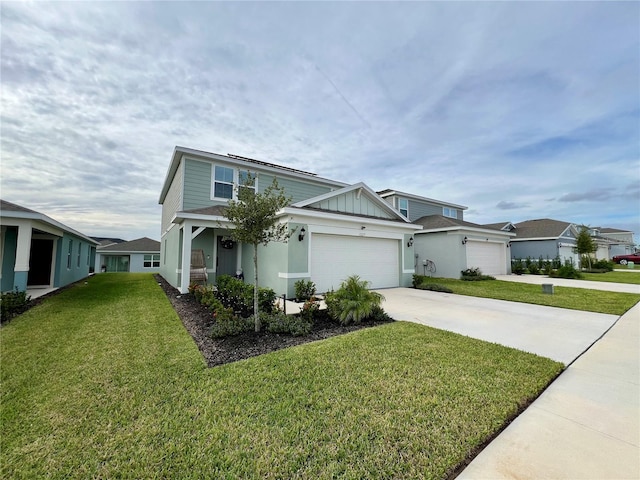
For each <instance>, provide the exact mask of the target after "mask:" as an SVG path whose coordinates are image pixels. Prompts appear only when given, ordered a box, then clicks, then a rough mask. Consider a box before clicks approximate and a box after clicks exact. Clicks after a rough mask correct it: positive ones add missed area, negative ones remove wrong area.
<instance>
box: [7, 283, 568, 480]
mask: <svg viewBox="0 0 640 480" xmlns="http://www.w3.org/2000/svg"><path fill="white" fill-rule="evenodd" d="M1 334H2V335H1V337H0V347H1V349H0V359H1V362H2V369H1V370H0V378H1V381H2V391H1V402H2V410H1V417H0V420H1V424H0V442H1V444H0V447H1V448H0V460H1V461H0V465H1V467H0V468H1V469H0V476H1V477H2V478H39V477H51V478H90V477H94V478H96V477H99V478H114V477H128V478H158V477H160V478H314V479H315V478H335V477H344V478H433V479H441V478H444V477H446V475H447V474H449V473H450V472H452V471H453V470H454V469H455V468H456V466H457V465H459V464H460V462H462V461H463V460H464V459H465V458H466V457H467V456H468V455H469V454H470V452H473V451H474V450H475V449H476V448H477V447H478V445H480V444H482V443H483V441H484V440H485V439H487V438H488V437H490V436H491V435H492V434H494V433H495V432H496V431H497V430H499V429H500V428H501V427H502V426H503V425H504V424H505V422H506V421H507V420H508V419H509V418H510V417H512V416H513V415H514V414H515V413H516V412H517V411H518V410H519V409H520V408H521V407H522V406H523V405H526V404H527V403H528V402H529V401H530V400H531V399H532V398H534V397H535V396H537V394H538V393H539V392H540V391H541V390H542V389H543V388H544V387H545V386H546V385H547V384H548V383H549V381H550V380H551V379H553V378H554V377H555V376H556V375H557V374H558V373H559V372H560V371H561V369H562V365H561V364H559V363H557V362H554V361H552V360H549V359H545V358H541V357H538V356H535V355H533V354H529V353H524V352H520V351H517V350H513V349H510V348H506V347H502V346H499V345H495V344H489V343H486V342H482V341H479V340H474V339H470V338H467V337H463V336H460V335H456V334H453V333H450V332H445V331H441V330H436V329H432V328H429V327H425V326H421V325H415V324H410V323H405V322H396V323H393V324H388V325H384V326H382V327H377V328H370V329H364V330H361V331H358V332H354V333H351V334H348V335H343V336H340V337H334V338H331V339H328V340H324V341H321V342H315V343H311V344H306V345H302V346H299V347H294V348H289V349H285V350H281V351H278V352H274V353H272V354H269V355H263V356H260V357H255V358H252V359H248V360H245V361H241V362H237V363H233V364H228V365H223V366H221V367H216V368H212V369H207V368H205V365H204V362H203V360H202V358H201V357H200V354H199V352H198V350H197V348H196V346H195V345H194V344H193V342H192V340H191V338H190V337H189V335H188V334H187V332H186V331H185V330H184V328H183V326H182V325H181V323H180V321H179V319H178V318H177V316H176V314H175V312H174V311H173V310H172V308H171V306H170V304H169V302H168V301H167V299H166V297H165V296H164V294H163V292H162V290H161V289H160V287H159V286H158V285H157V284H156V283H155V282H154V280H153V278H152V277H151V276H150V275H146V274H101V275H97V276H96V277H93V278H91V279H90V280H89V282H88V285H78V286H76V287H74V288H71V289H69V290H67V291H64V292H62V293H61V294H59V295H57V296H54V297H52V298H50V299H47V300H46V301H45V302H43V303H42V304H41V305H39V306H37V307H35V308H33V309H32V310H30V311H28V312H26V313H25V314H24V315H21V316H19V317H17V318H15V319H13V320H12V321H11V322H9V323H8V324H7V325H5V326H3V327H2V329H1Z"/></svg>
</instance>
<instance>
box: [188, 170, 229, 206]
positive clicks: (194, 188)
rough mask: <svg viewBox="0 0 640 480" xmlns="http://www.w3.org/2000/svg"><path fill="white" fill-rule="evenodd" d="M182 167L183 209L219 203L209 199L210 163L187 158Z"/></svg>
mask: <svg viewBox="0 0 640 480" xmlns="http://www.w3.org/2000/svg"><path fill="white" fill-rule="evenodd" d="M184 168H185V172H184V205H183V208H184V210H191V209H193V208H204V207H210V206H212V205H216V204H218V203H220V202H214V201H212V200H211V181H212V180H211V163H207V162H198V161H196V160H191V159H187V160H186V161H185V163H184Z"/></svg>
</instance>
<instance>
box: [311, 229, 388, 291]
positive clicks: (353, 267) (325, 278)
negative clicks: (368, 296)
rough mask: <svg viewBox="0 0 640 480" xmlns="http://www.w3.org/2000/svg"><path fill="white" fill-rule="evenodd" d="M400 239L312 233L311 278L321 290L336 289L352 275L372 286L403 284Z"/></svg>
mask: <svg viewBox="0 0 640 480" xmlns="http://www.w3.org/2000/svg"><path fill="white" fill-rule="evenodd" d="M398 243H399V240H389V239H386V238H367V237H347V236H342V235H324V234H319V233H318V234H313V235H311V280H312V281H313V282H314V283H315V284H316V288H317V289H318V292H326V291H328V290H331V289H332V288H333V289H334V290H337V289H338V288H339V287H340V284H341V283H342V282H343V281H344V280H345V279H346V278H347V277H348V276H350V275H359V276H360V278H361V279H363V280H368V281H369V282H371V288H384V287H397V286H399V285H400V274H399V269H400V267H399V261H398Z"/></svg>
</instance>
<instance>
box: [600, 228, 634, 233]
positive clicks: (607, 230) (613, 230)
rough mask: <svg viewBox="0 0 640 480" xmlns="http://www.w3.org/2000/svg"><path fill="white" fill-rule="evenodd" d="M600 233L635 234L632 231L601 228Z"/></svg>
mask: <svg viewBox="0 0 640 480" xmlns="http://www.w3.org/2000/svg"><path fill="white" fill-rule="evenodd" d="M600 233H633V232H632V231H631V230H620V229H618V228H601V229H600Z"/></svg>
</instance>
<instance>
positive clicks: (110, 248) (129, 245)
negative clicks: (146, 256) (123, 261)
mask: <svg viewBox="0 0 640 480" xmlns="http://www.w3.org/2000/svg"><path fill="white" fill-rule="evenodd" d="M96 250H97V251H98V252H100V253H102V252H152V253H159V252H160V242H158V241H157V240H152V239H151V238H148V237H142V238H138V239H136V240H131V241H129V242H122V243H114V244H111V245H105V246H103V247H98V248H97V249H96Z"/></svg>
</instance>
